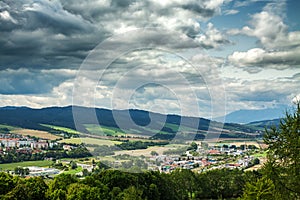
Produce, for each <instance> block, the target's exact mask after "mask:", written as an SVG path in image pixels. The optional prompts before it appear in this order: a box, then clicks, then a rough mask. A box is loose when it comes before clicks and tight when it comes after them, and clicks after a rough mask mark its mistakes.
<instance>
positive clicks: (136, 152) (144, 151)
mask: <svg viewBox="0 0 300 200" xmlns="http://www.w3.org/2000/svg"><path fill="white" fill-rule="evenodd" d="M170 149H176V148H175V147H173V146H168V145H166V146H152V147H149V148H147V149H137V150H123V151H116V152H115V155H122V154H129V155H131V156H142V155H143V156H147V157H149V156H151V151H156V152H157V153H158V154H159V155H163V152H164V151H167V150H170Z"/></svg>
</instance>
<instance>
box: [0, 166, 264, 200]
mask: <svg viewBox="0 0 300 200" xmlns="http://www.w3.org/2000/svg"><path fill="white" fill-rule="evenodd" d="M260 177H261V174H260V173H257V172H242V171H239V170H214V171H208V172H206V173H201V174H196V173H193V172H192V171H190V170H178V171H174V172H172V173H170V174H164V173H159V172H153V171H150V172H144V173H126V172H122V171H117V170H109V169H107V170H105V169H102V170H98V171H95V172H93V173H92V174H91V175H89V176H86V177H85V178H84V179H78V178H76V177H75V176H72V175H66V174H61V175H58V176H56V177H55V178H54V179H53V180H44V179H43V178H41V177H34V178H29V179H25V178H20V177H18V176H15V177H13V176H11V175H9V174H6V173H1V174H0V185H1V187H0V188H1V189H0V195H1V198H2V199H18V200H19V199H20V200H21V199H24V200H25V199H26V200H28V199H37V200H40V199H51V200H54V199H55V200H57V199H61V200H62V199H78V200H81V199H82V200H83V199H86V200H92V199H95V200H96V199H116V200H117V199H130V200H133V199H164V200H168V199H170V200H171V199H172V200H174V199H180V200H181V199H211V198H213V199H218V198H237V197H239V196H241V195H242V193H243V188H244V186H245V183H246V182H249V181H256V180H257V179H259V178H260Z"/></svg>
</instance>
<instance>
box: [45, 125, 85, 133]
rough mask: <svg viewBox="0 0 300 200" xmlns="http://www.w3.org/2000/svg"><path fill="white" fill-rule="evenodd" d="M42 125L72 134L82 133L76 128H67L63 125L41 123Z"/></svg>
mask: <svg viewBox="0 0 300 200" xmlns="http://www.w3.org/2000/svg"><path fill="white" fill-rule="evenodd" d="M40 125H42V126H45V127H48V128H51V129H54V130H58V131H63V132H66V133H70V134H80V132H78V131H76V130H73V129H70V128H66V127H62V126H54V125H49V124H40Z"/></svg>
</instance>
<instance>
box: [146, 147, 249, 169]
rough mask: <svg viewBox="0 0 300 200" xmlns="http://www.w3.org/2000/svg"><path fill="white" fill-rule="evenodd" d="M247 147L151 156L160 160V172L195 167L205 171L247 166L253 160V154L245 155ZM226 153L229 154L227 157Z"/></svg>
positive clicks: (156, 160) (157, 160)
mask: <svg viewBox="0 0 300 200" xmlns="http://www.w3.org/2000/svg"><path fill="white" fill-rule="evenodd" d="M248 151H249V150H248V149H244V150H240V149H237V148H231V149H230V148H219V147H216V148H214V147H211V148H209V149H208V150H204V149H202V148H198V149H197V152H198V153H199V155H200V156H192V154H190V152H189V151H187V152H186V153H185V156H167V155H160V156H156V157H153V158H152V160H153V161H155V162H160V163H161V164H160V167H159V168H158V169H159V170H160V171H161V172H166V173H169V172H171V171H173V170H175V169H177V168H181V169H196V168H197V170H198V171H206V170H211V169H222V168H228V169H234V168H239V169H242V168H247V167H248V166H249V165H250V163H251V162H252V161H253V160H254V157H253V156H249V155H247V152H248ZM227 155H231V156H232V157H231V159H228V156H227Z"/></svg>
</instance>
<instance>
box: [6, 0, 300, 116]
mask: <svg viewBox="0 0 300 200" xmlns="http://www.w3.org/2000/svg"><path fill="white" fill-rule="evenodd" d="M299 8H300V2H299V1H297V0H247V1H242V0H236V1H235V0H200V1H199V0H198V1H197V0H186V1H182V0H168V1H162V0H160V1H158V0H140V1H139V0H93V1H92V0H68V1H67V0H23V1H10V0H1V1H0V106H28V107H33V108H41V107H48V106H66V105H81V106H89V107H101V108H109V109H127V108H134V109H144V110H150V111H154V112H160V113H172V114H173V113H175V114H181V115H188V116H201V117H206V118H214V117H219V116H223V115H225V114H227V113H230V112H233V111H236V110H240V109H251V110H252V109H265V108H274V107H278V106H288V105H291V104H292V102H293V101H295V100H297V99H300V87H299V86H300V56H299V55H300V23H299V19H300V12H299V10H298V9H299Z"/></svg>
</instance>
